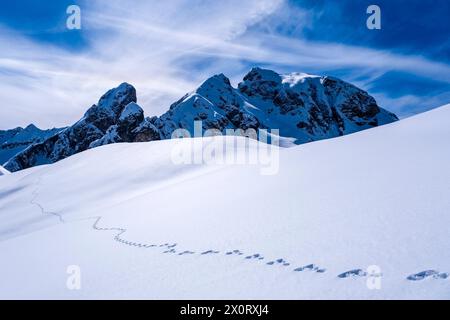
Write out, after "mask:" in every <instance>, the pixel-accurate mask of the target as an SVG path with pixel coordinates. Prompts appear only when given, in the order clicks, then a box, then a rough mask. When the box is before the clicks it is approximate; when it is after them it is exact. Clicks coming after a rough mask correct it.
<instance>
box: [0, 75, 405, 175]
mask: <svg viewBox="0 0 450 320" xmlns="http://www.w3.org/2000/svg"><path fill="white" fill-rule="evenodd" d="M396 120H398V119H397V117H396V116H395V115H394V114H393V113H390V112H388V111H386V110H384V109H382V108H380V107H379V106H378V105H377V103H376V101H375V99H374V98H373V97H371V96H370V95H369V94H368V93H367V92H365V91H363V90H361V89H359V88H357V87H355V86H353V85H351V84H349V83H346V82H344V81H342V80H339V79H337V78H333V77H320V76H312V75H307V74H303V73H292V74H287V75H280V74H277V73H276V72H274V71H271V70H264V69H260V68H254V69H252V70H251V71H250V72H249V73H248V74H247V75H246V76H245V77H244V79H243V81H242V82H241V83H239V85H238V87H237V88H234V87H233V86H232V85H231V83H230V80H229V79H228V78H227V77H225V76H224V75H223V74H219V75H215V76H213V77H211V78H209V79H208V80H206V81H205V82H204V83H203V84H202V85H201V86H200V87H199V88H198V89H197V90H195V91H193V92H191V93H188V94H186V95H185V96H183V97H182V98H181V99H180V100H178V101H177V102H175V103H173V104H172V105H171V106H170V108H169V110H168V111H167V112H166V113H165V114H163V115H162V116H160V117H151V118H145V117H144V112H143V110H142V109H141V108H140V107H139V106H138V105H137V104H136V91H135V89H134V88H133V87H132V86H131V85H129V84H127V83H123V84H121V85H120V86H119V87H117V88H115V89H111V90H109V91H108V92H107V93H106V94H105V95H103V96H102V97H101V98H100V100H99V102H98V103H97V104H96V105H93V106H92V107H91V108H90V109H89V110H88V111H87V112H86V113H85V115H84V117H83V118H82V119H81V120H79V121H78V122H77V123H75V124H74V125H73V126H71V127H68V128H66V129H64V130H63V131H61V132H59V133H58V134H56V135H54V136H52V137H50V138H48V139H45V140H44V141H42V142H40V143H36V144H34V145H32V146H30V147H29V148H27V149H26V150H24V151H22V152H21V153H19V154H17V155H16V156H15V157H13V158H12V159H10V160H9V161H8V162H7V163H6V164H5V167H6V169H8V170H10V171H17V170H21V169H24V168H28V167H31V166H35V165H38V164H44V163H52V162H55V161H58V160H61V159H64V158H66V157H68V156H70V155H72V154H75V153H78V152H81V151H84V150H86V149H88V148H95V147H98V146H102V145H106V144H110V143H119V142H144V141H153V140H160V139H169V138H171V137H172V134H173V132H174V131H175V130H176V129H186V130H188V131H189V132H190V133H191V135H194V131H195V130H194V129H195V125H194V123H195V121H202V131H203V132H202V133H204V131H206V130H208V129H216V130H219V131H221V132H224V131H225V130H227V129H233V130H237V129H243V130H247V129H255V130H258V129H279V133H280V136H281V137H283V138H286V141H294V142H295V143H296V144H301V143H305V142H310V141H315V140H320V139H326V138H332V137H337V136H341V135H344V134H349V133H353V132H356V131H360V130H364V129H368V128H371V127H375V126H378V125H382V124H386V123H390V122H393V121H396ZM0 134H1V132H0ZM0 137H1V135H0Z"/></svg>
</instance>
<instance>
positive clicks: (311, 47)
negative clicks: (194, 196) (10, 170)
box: [0, 0, 450, 128]
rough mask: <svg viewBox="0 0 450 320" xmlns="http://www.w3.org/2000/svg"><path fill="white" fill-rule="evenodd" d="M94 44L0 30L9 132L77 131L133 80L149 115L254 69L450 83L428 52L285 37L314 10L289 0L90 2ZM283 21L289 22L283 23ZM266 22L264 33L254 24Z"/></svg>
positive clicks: (3, 115)
mask: <svg viewBox="0 0 450 320" xmlns="http://www.w3.org/2000/svg"><path fill="white" fill-rule="evenodd" d="M81 9H82V23H83V24H82V25H83V28H85V30H86V31H87V32H88V35H89V39H88V41H89V48H88V49H87V50H83V51H82V52H71V51H68V50H64V49H61V48H57V47H54V46H51V45H48V44H43V43H40V42H36V41H32V40H30V39H27V38H24V37H22V36H21V35H19V34H15V33H14V32H12V31H11V30H8V29H5V28H2V29H0V44H1V46H2V53H1V55H0V83H1V86H0V101H2V103H3V107H2V108H1V109H0V128H10V127H13V126H16V125H26V124H28V123H30V122H34V123H35V124H37V125H39V126H42V127H52V126H62V125H68V124H70V123H72V122H74V121H76V120H77V119H78V118H80V117H81V115H82V114H83V112H84V111H85V110H86V109H87V108H88V107H89V106H90V105H92V104H93V103H95V102H96V101H97V99H98V98H99V97H100V95H101V94H103V93H104V92H105V91H106V90H107V89H109V88H111V87H114V86H117V85H118V84H119V83H120V82H123V81H127V82H129V83H131V84H133V85H134V86H135V87H136V89H137V91H138V100H139V101H138V102H139V103H140V105H141V106H142V107H143V108H144V109H145V111H146V114H147V115H158V114H160V113H162V112H164V111H165V110H167V109H168V106H169V105H170V103H171V102H173V101H174V100H176V99H178V98H179V97H180V96H181V95H183V94H184V93H186V92H188V91H191V90H193V89H194V88H195V87H196V86H198V84H199V83H201V82H202V81H203V80H205V79H206V78H207V77H209V76H211V75H212V74H214V73H218V72H223V73H225V74H227V75H228V76H229V77H230V78H231V79H232V80H234V81H237V80H238V79H240V78H241V77H242V76H243V73H245V72H246V71H247V70H246V69H247V68H248V64H254V65H259V64H261V65H265V66H272V67H273V68H275V69H276V70H280V71H311V70H317V72H320V70H333V69H342V68H353V69H354V70H355V72H354V74H353V75H352V74H349V76H348V79H346V80H349V81H352V80H354V81H355V82H356V84H357V85H361V86H363V87H367V85H368V83H365V82H359V81H360V80H357V79H358V76H359V75H361V74H367V75H372V76H374V77H378V76H380V75H382V74H383V73H384V72H387V71H389V70H401V71H406V72H411V73H414V74H418V75H421V76H425V77H430V78H433V79H436V80H440V81H445V82H448V83H450V68H449V66H447V65H445V64H440V63H437V62H433V61H429V60H427V59H425V58H423V57H420V56H402V55H398V54H393V53H390V52H387V51H380V50H372V49H367V48H360V47H354V46H344V45H339V44H330V43H315V42H308V41H305V40H303V39H293V38H286V37H283V36H281V35H280V34H278V33H277V32H276V31H275V28H271V23H272V22H271V21H276V22H277V24H280V23H282V20H283V19H289V20H290V21H291V22H290V24H291V25H292V21H296V22H295V23H297V24H299V26H298V27H299V28H301V27H303V26H302V25H301V24H303V23H304V24H308V12H305V11H302V10H300V9H298V8H297V9H295V10H294V9H293V8H291V7H289V4H287V3H286V2H284V1H283V0H239V1H235V0H231V1H204V0H171V1H135V2H133V5H130V1H108V2H105V1H101V2H100V1H90V2H86V4H85V5H82V6H81ZM280 20H281V22H280ZM256 23H261V25H263V26H264V28H249V27H251V26H254V25H255V24H256Z"/></svg>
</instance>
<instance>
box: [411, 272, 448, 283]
mask: <svg viewBox="0 0 450 320" xmlns="http://www.w3.org/2000/svg"><path fill="white" fill-rule="evenodd" d="M449 276H450V275H449V274H448V273H447V272H442V273H440V272H439V271H436V270H425V271H421V272H418V273H416V274H412V275H410V276H408V277H407V278H406V279H408V280H410V281H420V280H424V279H426V278H429V277H432V278H433V279H447V278H448V277H449Z"/></svg>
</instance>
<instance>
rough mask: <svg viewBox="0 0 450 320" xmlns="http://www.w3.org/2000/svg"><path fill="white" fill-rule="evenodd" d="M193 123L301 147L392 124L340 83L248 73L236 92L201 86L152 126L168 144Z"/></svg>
mask: <svg viewBox="0 0 450 320" xmlns="http://www.w3.org/2000/svg"><path fill="white" fill-rule="evenodd" d="M195 120H202V125H203V130H207V129H218V130H220V131H223V130H225V129H239V128H240V129H244V130H247V129H249V128H252V129H263V128H264V129H265V128H267V129H279V130H280V135H281V136H282V137H288V138H292V139H293V140H294V141H295V143H297V144H301V143H305V142H309V141H315V140H320V139H325V138H331V137H336V136H340V135H344V134H348V133H352V132H356V131H359V130H363V129H368V128H371V127H374V126H377V125H381V124H386V123H389V122H393V121H396V120H398V119H397V117H396V116H395V115H394V114H392V113H390V112H388V111H386V110H384V109H382V108H380V107H379V106H378V105H377V103H376V101H375V99H374V98H373V97H371V96H370V95H369V94H368V93H367V92H365V91H363V90H361V89H359V88H357V87H355V86H353V85H351V84H349V83H346V82H344V81H342V80H339V79H336V78H332V77H319V76H311V75H307V74H301V73H292V74H288V75H279V74H277V73H276V72H274V71H271V70H264V69H260V68H254V69H252V70H251V71H250V72H249V73H248V74H247V75H246V76H245V77H244V79H243V81H242V82H241V83H239V85H238V88H237V89H235V88H233V87H232V86H231V84H230V81H229V80H228V79H227V78H226V77H225V76H224V75H223V74H220V75H216V76H214V77H212V78H210V79H208V80H206V81H205V82H204V83H203V84H202V85H201V86H200V87H199V88H198V89H197V90H196V91H194V92H192V93H190V94H187V95H185V96H184V97H183V98H182V99H180V100H179V101H177V102H176V103H174V104H173V105H172V106H171V107H170V110H169V111H168V112H167V113H165V114H164V115H162V116H161V117H160V118H159V119H156V120H154V124H155V126H156V127H157V128H158V129H159V130H160V131H161V134H162V136H163V137H164V138H170V135H171V133H172V132H173V131H174V130H175V129H177V128H183V129H187V130H188V131H190V132H191V134H193V131H194V121H195Z"/></svg>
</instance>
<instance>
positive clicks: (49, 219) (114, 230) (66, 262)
mask: <svg viewBox="0 0 450 320" xmlns="http://www.w3.org/2000/svg"><path fill="white" fill-rule="evenodd" d="M214 139H224V138H214ZM228 140H229V139H228ZM205 141H206V140H204V142H205ZM180 143H184V144H189V143H193V140H191V139H184V140H183V141H170V140H166V141H155V142H149V143H133V144H114V145H108V146H104V147H100V148H97V149H93V150H88V151H86V152H82V153H80V154H77V155H75V156H72V157H70V158H67V159H65V160H62V161H60V162H57V163H55V164H53V165H48V166H42V167H35V168H31V169H27V170H24V171H20V172H17V173H14V174H8V175H3V176H1V177H0V255H1V260H2V263H1V264H0V298H3V299H4V298H43V299H46V298H61V299H78V298H87V299H97V298H150V299H153V298H166V299H167V298H168V299H178V298H203V299H208V298H209V299H217V298H225V299H226V298H234V299H237V298H242V299H266V298H273V299H299V298H302V299H303V298H305V299H309V298H312V299H322V298H338V299H345V298H356V299H391V298H395V299H403V298H413V299H414V298H425V299H431V298H437V299H449V298H450V277H449V273H450V234H449V233H450V232H449V230H450V229H449V225H450V166H449V163H450V105H447V106H444V107H441V108H439V109H435V110H433V111H431V112H427V113H424V114H421V115H418V116H415V117H412V118H408V119H405V120H402V121H399V122H397V123H393V124H389V125H386V126H382V127H378V128H374V129H370V130H367V131H363V132H359V133H356V134H352V135H348V136H344V137H340V138H336V139H331V140H324V141H319V142H314V143H310V144H305V145H301V146H298V147H293V148H290V149H280V150H279V156H280V159H279V172H278V174H275V175H261V170H260V169H261V168H259V166H257V165H227V166H221V165H175V164H173V162H172V161H171V151H172V150H173V148H174V145H175V144H180ZM257 147H258V144H257V142H255V141H252V142H251V143H250V149H251V152H256V150H257ZM240 152H243V150H241V151H240ZM374 265H375V266H377V267H378V268H379V270H378V271H379V272H378V271H377V272H378V274H377V275H375V276H374V275H370V276H369V275H368V274H366V272H368V271H370V270H374V269H373V268H372V269H370V268H369V270H367V268H368V267H369V266H374ZM69 266H79V268H80V271H81V278H80V279H81V282H80V284H81V288H80V290H69V289H68V287H67V286H66V282H67V280H68V278H69V277H70V275H69V274H68V273H67V270H68V267H69ZM70 270H71V269H70V267H69V271H70ZM368 283H369V286H368V285H367V284H368ZM374 283H376V284H380V285H381V287H380V288H379V290H378V289H374V290H371V289H369V288H370V287H372V288H373V284H374ZM370 284H372V285H370ZM377 286H378V285H377Z"/></svg>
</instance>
